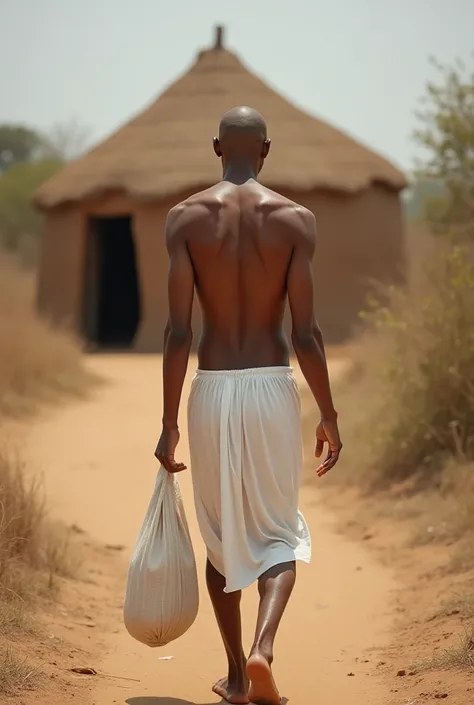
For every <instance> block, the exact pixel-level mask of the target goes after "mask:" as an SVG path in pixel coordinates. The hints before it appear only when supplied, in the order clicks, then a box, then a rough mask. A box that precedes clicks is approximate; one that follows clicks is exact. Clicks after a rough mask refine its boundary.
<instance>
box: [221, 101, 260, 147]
mask: <svg viewBox="0 0 474 705" xmlns="http://www.w3.org/2000/svg"><path fill="white" fill-rule="evenodd" d="M227 136H233V137H234V138H237V137H239V136H240V137H241V138H243V137H244V136H245V137H254V138H256V139H259V140H261V141H262V142H263V141H265V140H266V139H267V123H266V122H265V120H264V118H263V115H260V113H258V112H257V111H256V110H253V108H248V107H247V106H245V105H240V106H239V107H237V108H232V110H229V111H228V112H227V113H225V114H224V115H223V116H222V118H221V121H220V123H219V139H220V140H223V139H224V138H225V137H227Z"/></svg>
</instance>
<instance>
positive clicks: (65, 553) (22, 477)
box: [0, 455, 79, 634]
mask: <svg viewBox="0 0 474 705" xmlns="http://www.w3.org/2000/svg"><path fill="white" fill-rule="evenodd" d="M78 566H79V563H78V558H77V556H76V555H75V554H74V551H71V550H70V546H69V533H68V531H67V530H66V529H65V528H64V527H62V526H57V525H55V524H52V523H51V522H50V521H49V520H48V517H47V514H46V510H45V502H44V497H43V493H42V489H41V485H40V483H39V482H38V481H37V480H36V479H29V478H28V476H27V474H26V471H25V468H24V467H23V466H22V465H21V464H20V463H19V462H17V461H14V460H12V459H11V458H8V457H6V456H5V455H0V634H2V633H3V634H4V633H5V632H6V631H9V632H11V631H12V628H13V627H14V626H15V625H16V626H18V627H19V628H20V627H22V626H27V625H28V624H29V622H28V619H27V615H26V614H25V613H24V610H25V608H26V607H27V605H28V603H31V602H32V601H34V600H35V598H37V597H40V596H50V595H52V594H54V591H55V589H56V587H57V578H58V577H59V576H62V577H72V576H73V575H74V574H75V573H76V572H77V569H78ZM3 608H5V610H6V612H5V613H3ZM2 625H3V627H4V628H3V629H2Z"/></svg>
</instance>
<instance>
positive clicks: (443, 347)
mask: <svg viewBox="0 0 474 705" xmlns="http://www.w3.org/2000/svg"><path fill="white" fill-rule="evenodd" d="M418 286H419V285H418ZM366 319H367V333H366V335H365V336H364V337H363V338H362V339H361V340H360V342H359V344H358V346H356V347H355V348H354V352H353V359H354V365H353V368H352V370H351V371H350V373H349V374H348V375H347V376H346V377H345V378H344V379H343V380H342V382H341V383H340V385H339V389H337V390H336V394H337V396H338V406H339V407H340V411H341V414H340V416H341V423H342V432H343V433H344V437H345V447H346V449H347V448H350V449H351V453H350V457H349V454H348V453H347V452H346V453H345V459H344V460H343V461H342V463H341V470H340V472H339V473H337V475H339V477H340V476H341V475H344V479H345V480H347V481H349V482H353V483H357V484H361V483H362V485H363V486H364V487H366V488H369V489H374V488H386V487H388V486H390V485H393V484H394V483H395V482H401V481H404V480H406V479H407V478H413V477H414V476H416V477H417V479H418V480H419V481H420V484H423V483H424V484H425V485H426V486H428V487H430V488H436V487H437V486H439V485H441V484H442V483H443V479H442V478H441V475H442V471H443V470H444V468H445V467H446V464H447V463H449V462H450V461H451V460H452V459H455V460H456V461H457V462H458V463H460V464H462V465H467V464H468V463H469V461H471V460H473V459H474V263H473V261H472V259H471V258H470V257H469V256H468V253H466V252H464V251H462V250H460V249H452V250H451V251H450V252H449V253H447V254H446V252H444V251H441V252H440V253H438V255H437V257H435V258H433V260H432V262H431V264H430V269H429V271H428V272H427V275H426V278H425V287H424V291H423V294H422V293H421V291H420V290H419V289H418V295H417V296H413V295H412V293H411V292H410V291H401V290H394V291H392V292H391V305H390V306H378V305H377V304H376V302H373V304H372V308H371V311H370V313H369V314H367V316H366ZM354 461H355V462H356V463H357V464H355V462H354ZM470 486H472V483H471V485H470Z"/></svg>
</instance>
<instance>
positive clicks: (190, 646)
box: [23, 356, 396, 705]
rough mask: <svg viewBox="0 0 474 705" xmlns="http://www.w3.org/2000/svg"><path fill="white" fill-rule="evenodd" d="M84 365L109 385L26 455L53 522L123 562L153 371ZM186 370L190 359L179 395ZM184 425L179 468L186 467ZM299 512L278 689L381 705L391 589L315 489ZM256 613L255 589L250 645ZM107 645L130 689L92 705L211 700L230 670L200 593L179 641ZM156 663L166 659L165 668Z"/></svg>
mask: <svg viewBox="0 0 474 705" xmlns="http://www.w3.org/2000/svg"><path fill="white" fill-rule="evenodd" d="M90 364H91V365H92V366H93V367H94V369H96V370H97V371H98V372H99V373H100V374H102V375H103V376H104V377H107V378H108V379H109V380H110V381H111V384H110V385H108V386H107V387H105V388H102V389H100V391H99V392H98V394H97V397H96V398H95V399H94V400H92V401H90V402H87V403H84V404H78V405H75V406H71V407H70V408H66V409H63V410H61V411H60V412H53V413H50V414H49V415H48V416H46V417H44V418H43V420H41V421H39V422H37V423H36V424H35V425H34V426H33V428H32V429H31V432H30V433H29V435H28V441H27V443H26V448H24V449H23V452H24V455H25V456H26V460H27V461H30V462H31V463H34V466H35V467H39V468H40V469H41V470H42V471H43V472H44V475H45V483H46V489H47V493H48V496H49V502H50V505H51V507H52V510H53V512H54V513H55V514H56V515H57V516H58V517H60V518H62V519H64V520H66V521H67V522H68V523H70V524H71V523H75V524H77V525H78V526H80V527H82V528H83V529H84V530H86V531H87V532H88V533H89V534H90V535H91V536H92V537H94V538H96V539H98V540H100V541H102V542H104V543H111V544H124V545H125V546H126V553H125V559H127V558H128V555H129V552H130V550H131V549H132V547H133V544H134V541H135V538H136V535H137V532H138V530H139V527H140V524H141V521H142V518H143V513H144V510H145V508H146V505H147V503H148V500H149V497H150V492H151V489H152V485H153V481H154V475H155V472H156V470H157V467H156V465H155V463H154V460H153V450H154V444H155V442H156V440H157V434H158V432H159V428H160V407H161V378H160V376H161V370H160V361H159V359H158V358H156V357H126V356H123V357H106V356H104V357H96V358H93V359H91V361H90ZM193 369H194V362H193V361H192V362H191V365H190V375H189V377H188V380H187V382H186V388H188V385H189V381H190V377H191V373H192V370H193ZM334 372H337V370H336V368H334ZM182 416H183V418H182V420H181V428H182V439H183V440H182V444H181V449H180V450H181V452H180V454H179V458H184V459H185V460H188V450H187V447H186V440H185V439H186V423H185V415H184V413H183V414H182ZM180 482H181V487H182V490H183V494H184V498H185V503H186V509H187V513H188V519H189V523H190V527H191V532H192V535H193V539H194V546H195V551H196V556H197V560H198V564H199V566H200V568H201V569H200V574H201V575H200V577H201V578H202V572H203V571H202V567H203V564H204V550H203V545H202V543H201V540H200V537H199V534H198V530H197V525H196V519H195V515H194V509H193V506H192V496H191V484H190V476H189V474H182V475H180ZM315 484H316V483H315ZM316 486H317V485H316ZM301 509H302V511H303V513H304V514H305V516H306V518H307V519H308V520H309V524H310V527H311V531H312V537H313V556H314V558H313V563H312V565H310V566H309V567H308V566H301V568H300V570H299V579H298V581H297V587H296V590H295V593H294V596H293V599H292V601H291V604H290V607H289V608H288V611H287V614H286V616H285V619H284V622H283V624H282V627H281V631H280V634H279V638H278V641H277V645H276V661H275V666H274V670H275V676H276V679H277V681H278V684H279V686H280V688H281V691H282V693H283V695H285V696H286V697H287V698H289V699H290V701H291V704H292V705H293V704H294V705H319V704H320V705H386V704H387V703H388V702H389V700H390V696H389V693H388V691H387V689H386V687H384V685H383V684H382V683H381V682H380V681H379V678H378V676H377V663H378V661H379V660H380V658H379V655H378V650H379V649H380V647H383V646H384V645H385V644H386V643H387V642H388V640H389V632H390V628H391V626H392V618H391V616H390V613H391V604H390V600H391V591H392V590H393V589H394V588H395V587H396V586H395V584H394V579H393V577H392V575H391V574H390V572H389V571H388V570H387V569H386V568H383V567H381V566H379V565H378V564H376V563H374V559H373V557H372V556H370V555H369V554H368V553H366V552H365V551H364V550H363V549H362V548H361V547H359V546H357V545H355V544H353V543H350V542H348V541H346V540H345V539H343V538H342V537H340V536H339V535H337V534H336V533H335V530H334V528H333V519H332V517H331V516H330V515H329V514H328V513H327V512H326V511H325V510H324V507H322V506H321V504H320V500H318V493H317V490H315V489H314V487H313V486H311V487H305V488H304V489H303V490H302V493H301ZM117 598H118V599H120V595H117ZM255 610H256V595H255V591H254V590H252V589H250V590H249V591H247V593H246V594H245V595H244V600H243V611H244V630H245V639H246V643H247V645H249V644H250V641H251V638H252V627H253V623H254V617H255ZM106 639H107V644H108V650H107V654H106V655H105V657H104V659H103V662H102V664H101V670H102V671H103V672H106V673H111V674H116V675H122V676H123V677H125V678H127V679H136V681H134V680H124V681H112V680H101V681H100V682H99V683H98V686H97V687H96V689H95V690H94V693H93V696H92V700H91V705H92V703H94V704H95V705H112V704H113V703H117V704H118V705H125V704H127V705H194V704H200V705H204V704H211V703H217V702H218V700H219V699H218V698H217V697H216V696H213V694H212V693H211V691H210V684H211V683H212V682H213V680H215V679H216V678H217V677H219V676H222V675H224V671H225V664H224V657H223V651H222V648H221V644H220V641H219V636H218V633H217V629H216V626H215V624H214V620H213V616H212V609H211V606H210V603H209V600H208V597H207V594H206V592H205V586H204V584H203V583H202V584H201V609H200V614H199V616H198V619H197V621H196V623H195V625H194V626H193V628H192V629H191V630H190V631H189V632H188V633H187V634H186V635H185V636H184V637H183V638H182V639H180V640H178V641H177V642H176V643H172V644H170V645H169V646H168V647H165V648H163V649H160V650H159V651H153V650H148V649H146V647H142V646H141V645H140V644H137V643H135V642H134V641H133V640H132V639H131V638H130V637H129V636H128V635H127V634H126V633H125V630H124V628H123V626H122V624H121V623H119V624H117V625H116V633H115V634H113V633H111V634H110V635H107V636H106ZM163 656H171V657H172V658H171V659H168V660H160V657H163ZM349 674H351V675H349ZM71 702H74V700H71Z"/></svg>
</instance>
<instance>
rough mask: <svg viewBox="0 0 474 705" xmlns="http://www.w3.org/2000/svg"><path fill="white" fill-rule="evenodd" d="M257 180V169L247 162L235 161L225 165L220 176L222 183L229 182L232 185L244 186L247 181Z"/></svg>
mask: <svg viewBox="0 0 474 705" xmlns="http://www.w3.org/2000/svg"><path fill="white" fill-rule="evenodd" d="M251 179H254V180H255V181H257V179H258V169H256V168H255V165H254V164H252V163H251V162H249V161H247V160H242V161H240V160H235V161H231V162H228V163H227V164H226V165H225V168H224V173H223V175H222V180H223V181H230V183H232V184H236V185H240V184H245V183H246V182H247V181H250V180H251Z"/></svg>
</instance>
